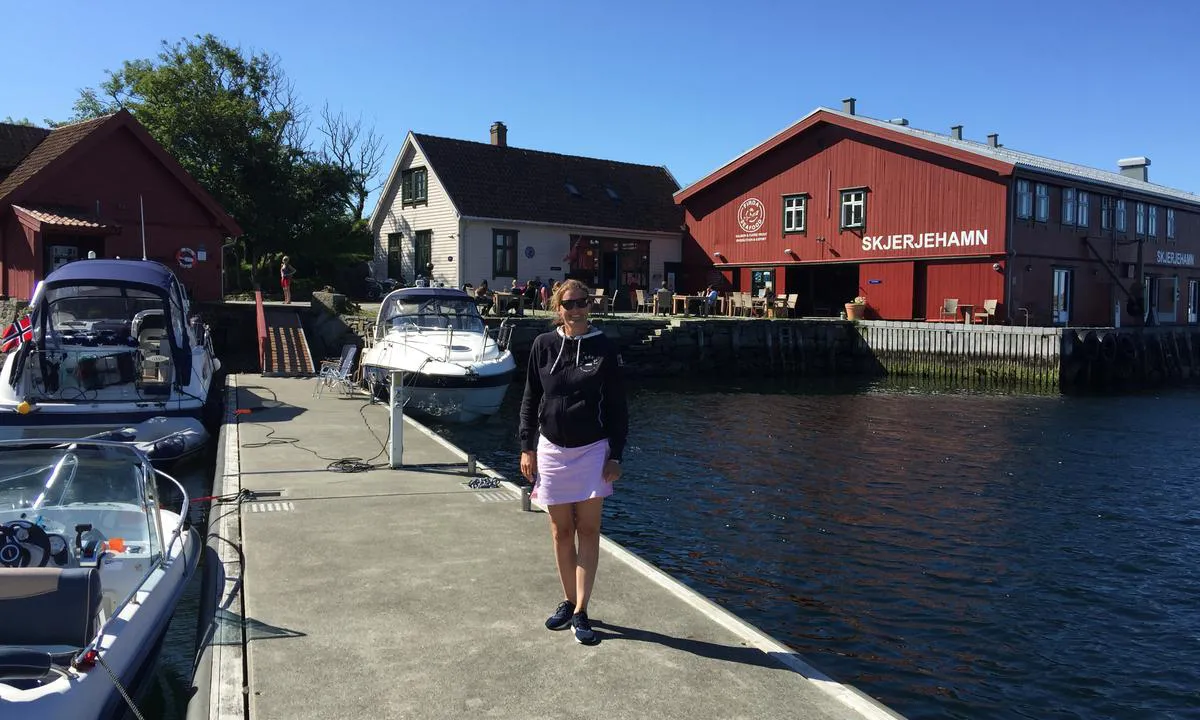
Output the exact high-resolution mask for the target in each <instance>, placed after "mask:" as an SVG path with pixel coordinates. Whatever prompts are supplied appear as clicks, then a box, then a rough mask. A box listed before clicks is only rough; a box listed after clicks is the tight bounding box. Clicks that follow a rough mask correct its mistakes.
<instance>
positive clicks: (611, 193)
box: [604, 186, 621, 200]
mask: <svg viewBox="0 0 1200 720" xmlns="http://www.w3.org/2000/svg"><path fill="white" fill-rule="evenodd" d="M604 192H606V193H608V199H609V200H620V199H621V196H620V195H618V194H617V191H616V190H613V189H612V188H610V187H608V186H605V187H604Z"/></svg>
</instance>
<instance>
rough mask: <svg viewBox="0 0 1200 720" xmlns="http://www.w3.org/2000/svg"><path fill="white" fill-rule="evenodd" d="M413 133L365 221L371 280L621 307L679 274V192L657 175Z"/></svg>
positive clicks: (501, 140) (499, 130) (494, 142)
mask: <svg viewBox="0 0 1200 720" xmlns="http://www.w3.org/2000/svg"><path fill="white" fill-rule="evenodd" d="M506 135H507V128H506V127H505V126H504V124H503V123H499V122H497V123H494V124H493V125H492V126H491V142H490V143H482V142H472V141H469V140H455V139H451V138H444V137H437V136H434V135H425V134H421V133H413V132H410V133H409V134H408V136H407V137H405V139H404V144H403V146H402V147H401V148H400V153H399V155H398V156H397V157H396V161H395V163H394V164H393V166H392V171H391V174H390V175H389V176H388V179H387V182H386V183H385V184H384V186H383V191H382V194H381V196H380V200H379V205H378V206H377V208H376V210H375V213H374V214H373V216H372V218H371V231H372V234H373V236H374V238H375V262H374V263H373V266H374V272H375V274H376V276H377V277H380V278H382V277H384V276H385V275H387V276H390V277H394V278H399V279H402V280H404V281H405V282H407V283H408V284H412V283H413V282H414V281H415V280H416V278H418V277H420V276H423V275H424V276H426V277H428V278H429V279H430V281H431V283H432V284H436V283H443V284H444V285H445V286H446V287H462V286H463V285H464V284H467V283H470V284H471V285H474V286H478V285H479V283H480V281H481V280H487V281H488V285H489V286H490V287H491V288H492V289H493V290H503V289H507V288H508V287H510V286H511V285H512V281H513V280H516V281H517V282H518V283H519V284H521V285H524V284H525V282H526V281H528V280H532V279H538V280H541V281H542V282H543V283H546V284H549V283H550V281H552V280H562V279H564V278H566V277H573V278H578V279H580V280H583V281H584V282H586V283H588V284H589V285H590V286H592V287H593V288H604V289H605V290H606V291H607V292H608V295H609V297H616V295H617V294H618V293H619V294H620V295H621V296H622V298H623V299H618V300H617V303H616V304H617V307H618V308H620V307H621V306H623V305H625V304H626V303H627V302H628V295H629V293H628V292H627V291H628V290H630V289H634V288H656V287H658V286H659V285H660V284H661V282H662V280H663V279H664V278H666V279H668V281H669V282H671V283H672V285H673V283H674V280H675V279H676V278H675V276H676V275H677V274H678V273H679V272H680V267H679V262H680V252H681V238H682V230H681V223H682V217H683V215H682V212H681V210H680V208H679V207H678V206H677V205H676V204H675V201H674V199H673V197H672V195H673V194H674V193H675V191H677V190H678V189H679V184H678V183H677V182H676V181H675V178H674V177H673V176H672V175H671V173H670V171H668V170H667V169H666V168H665V167H661V166H654V165H636V164H633V163H626V162H617V161H614V160H601V159H596V158H588V157H579V156H575V155H560V154H557V153H550V152H542V151H539V150H526V149H524V148H516V147H510V146H509V145H508V143H507V140H506Z"/></svg>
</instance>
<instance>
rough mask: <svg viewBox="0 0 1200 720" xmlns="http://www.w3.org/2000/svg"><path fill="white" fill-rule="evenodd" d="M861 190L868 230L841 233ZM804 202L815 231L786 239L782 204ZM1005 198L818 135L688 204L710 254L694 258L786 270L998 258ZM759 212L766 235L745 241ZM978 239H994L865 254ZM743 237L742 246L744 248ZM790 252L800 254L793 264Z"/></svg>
mask: <svg viewBox="0 0 1200 720" xmlns="http://www.w3.org/2000/svg"><path fill="white" fill-rule="evenodd" d="M860 186H866V187H867V188H868V194H867V209H866V228H865V229H862V230H857V229H856V230H849V229H847V230H842V229H840V228H839V224H840V218H839V213H840V199H841V196H840V190H841V189H843V188H850V187H860ZM799 193H808V195H809V199H808V218H807V230H806V231H805V232H804V233H789V234H787V235H785V234H784V233H783V196H785V195H790V194H799ZM1006 195H1007V189H1006V179H1005V178H1001V177H999V176H998V175H996V174H995V173H993V172H991V171H987V170H982V169H979V168H976V167H973V166H970V165H967V164H965V163H961V162H958V161H956V160H951V159H946V158H942V157H940V156H937V155H934V154H933V153H929V152H925V151H921V150H916V149H913V148H910V147H907V146H902V145H899V144H897V143H892V142H888V141H885V140H881V139H878V138H874V137H870V136H867V135H863V134H860V133H855V132H853V131H851V130H848V129H845V128H840V127H833V126H829V125H818V126H814V127H813V128H812V130H811V131H810V132H808V133H806V134H802V135H800V136H797V137H796V138H793V139H792V140H791V141H789V142H787V143H784V144H782V145H780V146H779V147H778V148H776V149H775V151H774V152H772V153H769V154H767V155H764V156H763V157H761V158H759V159H758V160H757V161H755V162H753V163H751V164H750V165H748V166H746V167H745V168H742V169H741V170H738V171H735V172H734V173H732V174H731V175H729V176H728V177H726V178H724V179H722V180H721V181H719V182H717V183H716V184H714V185H713V186H712V187H710V188H707V189H705V190H703V191H701V192H700V193H698V194H697V195H695V196H693V197H691V198H688V199H687V200H686V201H684V203H683V204H684V209H685V222H686V223H687V225H688V228H689V231H690V237H691V238H692V239H693V240H694V242H695V243H697V244H698V245H699V246H700V248H701V249H702V251H701V252H699V253H697V254H696V255H694V256H697V257H698V256H704V257H709V258H711V257H713V253H714V252H719V253H720V254H721V256H722V258H724V260H725V261H726V262H728V263H731V264H756V263H769V264H772V265H782V264H787V263H795V262H805V263H811V262H827V261H846V260H855V259H861V260H868V261H872V260H874V261H880V260H896V259H900V258H904V257H914V258H915V257H946V256H981V255H982V256H995V255H1000V254H1003V253H1004V238H1005V230H1006V210H1007V200H1006ZM759 204H761V208H762V213H763V215H762V224H761V227H759V228H758V229H757V230H756V231H755V232H752V233H747V232H746V231H745V229H744V228H743V227H742V226H741V225H739V212H740V213H741V217H742V219H743V220H745V219H747V213H749V212H751V211H753V210H755V209H757V208H758V207H759ZM977 230H983V231H986V232H987V244H986V245H980V246H972V247H943V248H925V247H921V248H919V249H914V248H904V249H900V250H896V251H881V250H876V249H867V250H864V249H863V245H864V242H863V240H864V236H866V237H867V238H872V237H878V236H888V235H896V234H900V235H903V234H912V235H920V234H922V233H926V232H950V231H955V232H962V231H977ZM738 235H742V236H743V237H742V238H741V240H742V241H741V242H739V238H738V237H737V236H738ZM759 236H761V238H760V237H759ZM867 245H871V243H870V242H868V243H867ZM786 249H791V250H793V251H794V254H793V255H792V256H789V255H787V254H785V253H784V250H786ZM797 258H798V259H797ZM715 260H716V261H717V262H721V259H720V258H715Z"/></svg>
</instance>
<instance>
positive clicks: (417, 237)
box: [413, 230, 433, 285]
mask: <svg viewBox="0 0 1200 720" xmlns="http://www.w3.org/2000/svg"><path fill="white" fill-rule="evenodd" d="M431 265H433V231H432V230H418V231H417V232H416V233H415V234H414V235H413V277H420V276H422V275H424V276H425V277H427V278H429V280H430V281H431V282H430V283H429V284H430V285H433V282H432V280H433V272H432V271H431V270H430V269H429V268H430V266H431Z"/></svg>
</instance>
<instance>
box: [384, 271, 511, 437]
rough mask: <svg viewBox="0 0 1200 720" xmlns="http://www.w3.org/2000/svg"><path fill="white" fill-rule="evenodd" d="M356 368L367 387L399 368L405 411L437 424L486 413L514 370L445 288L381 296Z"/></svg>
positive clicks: (457, 294) (467, 302)
mask: <svg viewBox="0 0 1200 720" xmlns="http://www.w3.org/2000/svg"><path fill="white" fill-rule="evenodd" d="M362 365H363V376H364V378H365V379H366V380H367V381H368V383H370V384H371V385H372V390H375V391H379V390H380V389H381V388H388V387H390V385H389V382H390V377H391V373H393V372H396V371H399V372H401V373H403V374H402V375H401V378H402V379H403V388H402V389H403V397H404V402H405V405H404V409H405V411H406V412H409V413H413V414H417V415H423V416H427V417H432V418H435V419H437V420H441V421H444V422H473V421H476V420H482V419H486V418H488V417H490V416H491V415H494V414H495V413H496V411H497V410H499V409H500V403H501V402H502V401H503V400H504V394H505V393H506V392H507V391H508V386H509V385H511V384H512V381H513V377H514V375H515V374H516V371H517V365H516V362H514V360H513V356H512V352H511V351H510V350H509V349H508V348H507V347H505V346H504V343H502V342H500V341H499V339H498V338H497V337H493V336H492V335H491V334H489V332H488V330H487V326H486V324H485V323H484V322H483V317H481V316H480V314H479V309H478V307H476V305H475V301H474V300H473V299H472V298H471V296H469V295H467V294H466V293H465V292H463V291H461V290H454V289H450V288H423V287H413V288H401V289H399V290H395V291H393V292H391V293H388V295H387V297H385V298H384V299H383V302H382V303H381V304H380V306H379V316H378V320H377V322H376V324H375V335H374V338H373V343H372V345H371V347H369V348H367V349H366V351H364V353H363V359H362Z"/></svg>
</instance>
